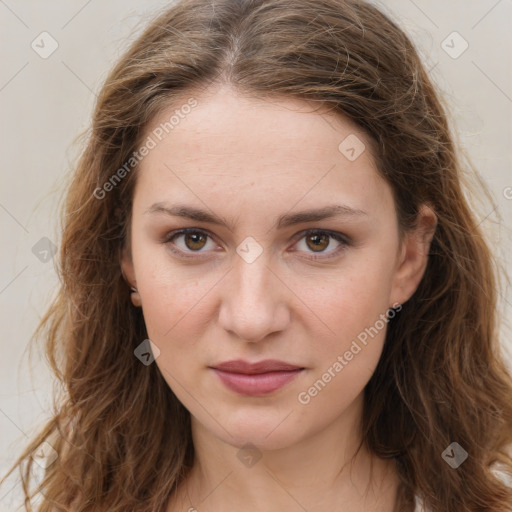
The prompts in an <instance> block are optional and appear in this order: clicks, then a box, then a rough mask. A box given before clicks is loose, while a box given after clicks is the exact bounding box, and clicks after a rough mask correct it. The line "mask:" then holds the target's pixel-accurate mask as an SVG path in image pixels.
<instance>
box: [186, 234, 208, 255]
mask: <svg viewBox="0 0 512 512" xmlns="http://www.w3.org/2000/svg"><path fill="white" fill-rule="evenodd" d="M184 237H185V245H186V246H187V248H188V249H190V250H191V251H196V250H199V249H202V248H203V247H204V246H205V244H206V239H207V236H206V235H205V234H203V233H186V234H185V235H184ZM189 241H192V242H191V244H189V243H188V242H189Z"/></svg>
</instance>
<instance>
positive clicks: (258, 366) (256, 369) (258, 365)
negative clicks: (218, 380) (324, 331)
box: [213, 359, 301, 375]
mask: <svg viewBox="0 0 512 512" xmlns="http://www.w3.org/2000/svg"><path fill="white" fill-rule="evenodd" d="M213 368H216V369H217V370H222V371H225V372H230V373H244V374H246V375H254V374H258V373H269V372H279V371H292V370H300V369H301V367H300V366H296V365H294V364H289V363H285V362H283V361H278V360H276V359H266V360H264V361H259V362H255V363H249V362H247V361H244V360H242V359H237V360H234V361H226V362H225V363H220V364H216V365H215V366H213Z"/></svg>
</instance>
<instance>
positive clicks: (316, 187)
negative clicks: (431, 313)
mask: <svg viewBox="0 0 512 512" xmlns="http://www.w3.org/2000/svg"><path fill="white" fill-rule="evenodd" d="M191 96H194V98H196V100H197V105H196V106H195V107H194V108H192V109H188V108H187V109H182V112H185V111H186V112H188V113H187V115H182V116H180V119H179V122H178V123H176V124H175V125H174V126H173V129H172V131H170V133H169V134H168V135H166V136H165V137H162V140H161V141H158V143H157V144H156V146H155V147H154V148H152V149H151V150H150V151H149V154H147V155H146V156H145V157H144V158H143V160H142V161H141V163H140V166H139V168H138V169H137V172H138V175H137V185H136V188H135V193H134V199H133V211H132V221H131V226H130V233H131V242H130V245H131V247H130V248H128V249H127V250H126V251H125V253H124V256H123V260H122V267H123V271H124V273H125V276H126V277H127V279H128V280H129V281H130V283H131V284H132V285H134V286H136V287H137V290H138V295H137V297H140V299H139V300H140V302H141V304H142V310H143V315H144V319H145V323H146V327H147V331H148V335H149V338H150V339H151V341H152V342H153V343H154V345H155V346H156V347H158V349H159V351H160V354H159V355H158V357H157V359H156V361H155V363H156V364H157V365H158V367H159V369H160V370H161V372H162V374H163V376H164V378H165V379H166V381H167V383H168V384H169V386H170V388H171V389H172V390H173V392H174V393H175V394H176V396H177V397H178V399H179V400H180V401H181V402H182V403H183V404H184V406H185V407H186V408H187V409H188V410H189V411H190V413H191V416H192V421H193V424H196V425H201V427H202V428H204V429H206V430H207V431H208V432H210V433H211V434H212V435H214V436H215V437H217V438H219V439H222V440H224V441H225V442H227V443H230V444H232V445H234V446H235V445H236V446H242V445H243V444H244V443H246V442H252V443H254V444H256V445H257V446H259V447H260V448H268V449H275V448H278V447H286V446H289V445H291V444H293V443H296V442H299V441H300V440H301V439H303V438H305V437H307V436H312V435H314V434H317V433H320V432H321V431H322V430H323V429H326V428H328V427H329V426H330V425H333V424H335V423H336V422H342V421H343V419H344V418H345V417H346V415H347V414H348V411H349V410H350V408H351V406H352V405H353V404H354V403H358V401H360V400H361V397H362V393H363V389H364V386H365V385H366V383H367V382H368V380H369V379H370V377H371V375H372V373H373V372H374V370H375V367H376V365H377V362H378V360H379V357H380V355H381V351H382V347H383V342H384V338H385V332H386V328H387V325H388V316H386V313H387V312H388V309H389V308H390V307H391V306H393V305H394V306H395V307H396V306H397V305H400V304H402V303H403V302H405V301H406V300H407V299H408V298H409V297H410V296H411V295H412V293H414V290H415V289H416V287H417V285H418V283H419V280H420V279H421V276H422V273H423V270H424V266H425V258H426V257H425V256H424V254H425V253H426V251H425V250H424V239H422V238H421V237H418V236H416V237H410V238H407V237H406V239H405V241H404V243H403V244H401V243H400V242H399V232H398V224H397V217H396V212H395V205H394V201H393V196H392V191H391V188H390V186H389V185H388V184H387V183H386V182H385V181H384V180H383V179H382V178H381V177H380V176H379V174H378V173H377V170H376V167H375V164H374V162H373V160H372V156H371V154H370V149H369V142H368V139H367V138H366V136H365V134H364V133H363V132H362V131H361V130H360V129H358V128H357V127H356V126H355V125H353V124H352V123H351V122H349V121H348V120H346V119H343V118H341V117H339V116H337V117H333V116H332V115H327V114H322V113H320V112H318V110H317V111H316V112H313V108H312V106H311V105H310V104H308V103H306V102H304V101H300V100H294V99H290V98H287V99H283V100H279V101H277V100H276V101H264V100H259V99H254V98H251V99H249V98H247V97H242V96H240V95H238V94H237V93H236V92H235V91H234V90H233V89H229V88H227V87H222V88H218V89H216V90H214V91H210V92H209V93H208V94H206V93H203V94H202V95H201V94H197V95H192V94H190V95H188V96H185V99H184V100H183V104H185V103H186V100H187V98H190V97H191ZM177 108H178V110H179V108H180V105H173V107H172V108H169V110H166V111H165V112H161V113H160V115H159V116H158V118H156V119H154V120H153V122H152V124H151V126H149V127H148V130H147V133H146V137H147V136H149V135H151V134H152V133H160V132H154V130H155V129H156V130H158V127H159V126H161V123H165V122H166V121H168V120H169V119H170V117H171V116H172V115H173V112H174V111H175V110H176V109H177ZM146 137H145V138H146ZM347 137H349V139H346V138H347ZM153 138H155V137H154V136H153ZM345 139H346V140H345ZM343 141H345V142H343ZM340 144H341V145H340ZM362 144H364V145H365V148H366V149H364V150H363V146H362ZM351 148H353V149H354V151H352V150H351ZM361 151H362V152H361ZM359 153H360V154H359ZM354 156H355V157H356V158H354ZM199 211H201V212H204V213H201V214H199V213H198V212H199ZM194 212H195V213H194ZM187 215H188V216H187ZM194 215H195V216H194ZM422 244H423V245H422ZM398 309H399V307H398ZM396 314H400V313H396ZM141 341H142V340H141ZM233 360H243V361H245V362H246V363H249V364H250V363H257V362H261V361H264V360H277V361H280V362H281V363H286V364H288V365H291V367H296V368H297V369H296V370H293V369H291V367H282V366H275V367H268V366H266V367H265V366H262V367H257V366H255V367H254V366H250V365H249V366H246V367H243V368H236V367H228V368H227V369H226V368H225V369H224V371H221V370H219V369H218V367H219V366H221V363H224V362H227V361H233ZM155 363H154V364H155ZM216 368H217V369H216ZM272 370H273V371H272ZM251 372H256V374H252V375H250V373H251ZM315 383H316V384H315ZM284 418H286V420H284V421H283V419H284Z"/></svg>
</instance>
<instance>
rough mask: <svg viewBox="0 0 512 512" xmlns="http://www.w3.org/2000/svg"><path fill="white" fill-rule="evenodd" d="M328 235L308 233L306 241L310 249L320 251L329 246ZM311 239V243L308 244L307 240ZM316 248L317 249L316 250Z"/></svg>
mask: <svg viewBox="0 0 512 512" xmlns="http://www.w3.org/2000/svg"><path fill="white" fill-rule="evenodd" d="M329 238H330V237H329V236H328V235H319V234H316V235H309V236H307V237H306V243H307V244H308V247H310V249H313V250H315V252H321V251H322V250H324V249H326V248H327V247H328V246H329ZM310 240H312V241H313V245H310V244H309V241H310ZM316 249H319V250H318V251H317V250H316Z"/></svg>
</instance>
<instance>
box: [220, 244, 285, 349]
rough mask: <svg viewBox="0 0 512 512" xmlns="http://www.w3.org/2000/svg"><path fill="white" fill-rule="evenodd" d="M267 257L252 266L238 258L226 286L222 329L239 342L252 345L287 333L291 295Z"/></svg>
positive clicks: (224, 288)
mask: <svg viewBox="0 0 512 512" xmlns="http://www.w3.org/2000/svg"><path fill="white" fill-rule="evenodd" d="M264 256H265V252H263V254H261V255H260V256H259V257H258V258H257V259H256V260H255V261H253V262H251V263H248V262H246V261H245V260H244V259H243V258H241V257H236V258H235V263H234V267H233V269H232V270H231V272H229V273H228V275H227V278H226V280H225V281H224V286H223V287H222V299H221V300H222V303H221V306H220V312H219V323H220V326H221V327H222V328H223V329H225V330H226V331H228V332H230V334H232V336H236V339H239V340H242V341H246V342H251V343H256V342H258V341H261V340H264V339H266V338H267V337H268V336H269V335H270V334H272V333H277V332H279V331H283V330H285V329H286V328H287V326H288V323H289V321H290V313H289V306H288V300H289V294H291V292H290V290H289V289H288V288H287V287H286V286H285V285H284V283H283V282H282V281H281V280H280V278H279V277H278V276H277V275H276V273H275V271H273V270H271V268H270V267H269V266H268V259H267V258H266V257H264Z"/></svg>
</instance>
